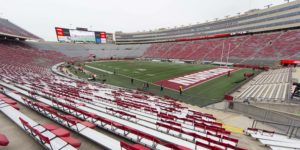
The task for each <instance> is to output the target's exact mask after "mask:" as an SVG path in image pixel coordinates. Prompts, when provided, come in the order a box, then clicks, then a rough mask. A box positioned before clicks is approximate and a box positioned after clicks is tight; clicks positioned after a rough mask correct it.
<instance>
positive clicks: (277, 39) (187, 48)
mask: <svg viewBox="0 0 300 150" xmlns="http://www.w3.org/2000/svg"><path fill="white" fill-rule="evenodd" d="M299 41H300V30H290V31H280V32H272V33H262V34H254V35H244V36H235V37H230V38H219V39H207V40H197V41H184V42H169V43H156V44H152V45H151V47H150V48H149V49H148V50H147V51H146V52H145V53H144V55H143V57H144V58H154V59H181V60H200V61H202V60H206V61H220V60H221V56H222V53H223V61H225V59H226V57H227V55H228V53H229V57H230V60H231V61H230V62H234V60H235V59H238V62H243V61H246V60H248V59H254V60H255V59H272V60H279V59H282V58H300V54H299V50H300V47H299Z"/></svg>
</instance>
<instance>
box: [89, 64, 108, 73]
mask: <svg viewBox="0 0 300 150" xmlns="http://www.w3.org/2000/svg"><path fill="white" fill-rule="evenodd" d="M85 66H86V67H88V68H91V69H94V70H98V71H101V72H105V73H108V74H113V73H112V72H110V71H107V70H103V69H100V68H96V67H92V66H89V65H85Z"/></svg>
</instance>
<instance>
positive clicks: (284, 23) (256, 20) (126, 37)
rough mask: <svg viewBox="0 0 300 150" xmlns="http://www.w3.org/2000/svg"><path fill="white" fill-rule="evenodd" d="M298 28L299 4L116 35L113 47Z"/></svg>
mask: <svg viewBox="0 0 300 150" xmlns="http://www.w3.org/2000/svg"><path fill="white" fill-rule="evenodd" d="M299 26H300V1H293V2H289V3H286V4H282V5H278V6H274V7H270V8H266V9H262V10H258V9H254V10H250V11H248V12H245V13H244V14H240V15H238V16H234V17H229V18H226V19H221V20H217V21H212V22H207V23H201V24H196V25H191V26H185V27H178V28H172V29H161V30H158V31H150V32H135V33H122V32H116V34H115V36H116V41H117V44H130V43H131V44H132V43H154V42H167V41H177V40H178V38H185V37H195V36H205V35H213V34H222V33H245V32H246V33H247V32H250V33H251V32H263V31H272V30H281V29H288V28H297V27H299Z"/></svg>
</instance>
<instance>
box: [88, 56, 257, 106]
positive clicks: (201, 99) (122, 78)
mask: <svg viewBox="0 0 300 150" xmlns="http://www.w3.org/2000/svg"><path fill="white" fill-rule="evenodd" d="M84 68H85V69H86V70H88V71H91V72H93V73H96V74H97V75H98V76H97V77H98V79H99V80H102V79H105V80H106V83H108V84H112V85H116V86H120V87H125V88H130V89H144V90H145V91H148V92H151V93H154V94H156V95H161V96H164V95H167V96H171V97H173V98H175V99H178V100H181V101H184V102H186V103H190V104H194V105H200V106H204V105H207V104H211V103H214V102H217V101H220V100H221V99H222V98H223V96H224V94H225V93H226V92H228V91H230V90H232V89H233V88H234V87H236V86H237V85H239V84H241V82H242V81H243V80H244V76H243V74H244V73H250V72H252V70H251V69H237V68H234V71H232V73H231V76H230V77H227V73H223V74H220V75H219V76H216V77H214V78H211V79H209V80H207V81H203V82H202V81H201V83H199V84H193V86H192V87H189V88H186V89H185V90H184V92H183V94H182V95H180V94H179V92H178V90H177V89H176V88H175V89H172V88H169V87H167V86H166V87H164V86H163V87H164V89H163V90H161V87H160V85H161V84H157V83H159V81H163V80H166V81H167V80H168V79H172V78H178V77H182V76H185V75H189V74H194V73H199V72H200V73H201V72H205V71H208V70H212V69H215V68H218V66H214V65H204V64H176V63H167V62H164V63H163V62H152V61H137V60H128V61H102V62H91V63H86V64H85V67H84ZM232 69H233V68H232ZM131 79H133V80H134V82H133V84H131ZM146 83H149V88H145V84H146ZM162 85H163V84H162Z"/></svg>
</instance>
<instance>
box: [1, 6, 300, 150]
mask: <svg viewBox="0 0 300 150" xmlns="http://www.w3.org/2000/svg"><path fill="white" fill-rule="evenodd" d="M299 7H300V3H299V1H293V2H290V3H287V4H283V5H279V6H275V7H271V8H267V9H263V10H257V11H251V12H248V13H246V14H242V15H240V16H236V17H231V18H228V19H226V20H220V21H215V22H209V23H206V24H199V25H193V26H188V27H182V28H177V29H168V30H162V31H155V32H151V33H149V32H146V33H117V34H116V38H117V43H118V44H91V43H88V44H87V43H83V44H78V43H76V44H75V43H57V42H47V41H43V40H42V39H40V38H39V37H38V36H36V35H34V34H32V33H30V32H28V31H26V30H24V29H22V28H21V27H19V26H17V25H15V24H13V23H12V22H10V21H8V20H6V19H1V18H0V58H1V59H0V149H2V148H3V149H24V150H29V149H30V150H38V149H49V150H75V149H90V150H96V149H111V150H150V149H155V150H245V149H249V150H265V149H274V150H294V149H300V145H299V143H300V140H299V137H300V133H299V131H300V130H299V128H300V119H299V110H300V109H299V100H297V99H293V97H292V95H294V94H293V93H294V91H295V90H296V89H297V88H296V86H297V84H298V82H299V81H300V69H299V67H297V65H299V64H297V59H299V58H300V53H299V50H300V47H299V45H300V43H299V41H300V39H299V38H300V29H299V25H300V24H299V12H300V9H299ZM225 24H226V25H227V26H224V25H225ZM208 26H209V28H207V27H208ZM204 28H205V29H207V30H205V31H204V30H203V29H204ZM232 32H236V33H232ZM238 32H239V33H238ZM228 33H230V34H228ZM158 35H159V36H158ZM90 56H94V58H93V59H91V58H90ZM283 59H291V60H292V61H293V63H291V64H283V65H284V66H280V65H279V61H280V60H283ZM129 60H130V61H129ZM150 61H151V63H150ZM93 63H95V64H93ZM101 63H102V64H101ZM105 63H106V64H105ZM109 63H111V64H113V65H115V66H113V65H112V66H110V64H109ZM133 63H134V64H133ZM146 63H147V64H148V65H149V66H151V67H152V68H151V67H149V68H147V67H148V66H147V67H146V65H143V64H146ZM191 63H192V64H191ZM276 63H278V64H277V65H276ZM135 64H138V65H136V66H135ZM153 64H154V65H153ZM162 64H163V65H165V66H163V65H162ZM274 64H275V65H274ZM122 65H124V66H126V67H124V66H123V67H122ZM99 66H100V67H99ZM101 66H104V67H102V68H101ZM153 66H154V68H155V69H153ZM161 66H163V67H161ZM170 66H172V68H171V67H170ZM92 67H93V68H94V69H91V68H92ZM135 67H136V68H135ZM168 67H169V68H168ZM193 67H194V68H193ZM88 68H89V69H88ZM116 68H118V69H119V70H120V71H118V72H116ZM187 68H188V69H187ZM130 69H132V70H130ZM147 69H148V70H147ZM156 69H157V70H156ZM181 69H182V70H181ZM95 70H96V71H95ZM122 71H123V72H122ZM138 71H139V72H138ZM148 71H149V72H148ZM126 72H127V74H126ZM122 73H124V74H122ZM137 74H139V77H143V78H142V79H139V78H135V77H137V76H138V75H137ZM159 74H163V75H162V76H163V77H161V76H159ZM94 75H98V76H96V77H95V79H93V78H90V77H91V76H92V77H94ZM104 76H108V77H107V78H105V80H106V79H107V80H110V81H107V83H109V84H107V83H106V84H105V80H103V78H102V77H104ZM151 77H152V78H151ZM154 77H155V78H154ZM130 79H131V80H130ZM92 80H94V81H92ZM112 80H113V82H111V81H112ZM98 81H102V83H100V82H98ZM130 81H131V83H130ZM174 81H176V83H177V84H174ZM149 82H151V83H150V84H151V85H150V87H149ZM110 83H116V84H110ZM142 83H143V88H144V89H141V88H137V87H139V86H141V84H142ZM124 84H125V85H126V86H123V87H121V86H120V85H124ZM125 87H133V88H125ZM178 87H180V89H179V91H180V94H179V91H177V90H178ZM149 88H153V89H155V88H156V89H155V90H157V89H160V90H157V91H155V92H156V93H152V91H151V90H149ZM163 88H166V89H163ZM193 88H194V89H193ZM189 89H191V91H189ZM225 89H226V90H225ZM181 90H183V94H182V91H181ZM220 91H221V92H220ZM157 93H159V94H157ZM174 93H175V94H174ZM188 93H189V94H194V93H197V94H194V95H193V96H194V97H192V98H191V97H189V96H190V95H187V94H188ZM199 93H201V94H203V93H204V94H210V95H213V96H216V95H218V94H219V95H221V97H222V98H221V99H218V100H215V99H214V100H213V98H212V97H201V96H202V95H201V94H199ZM198 94H199V95H198ZM223 97H224V98H223ZM177 98H178V99H177ZM188 98H189V99H188ZM185 99H186V100H185ZM187 99H188V100H187ZM223 100H224V101H223ZM215 102H220V103H218V104H212V103H215ZM204 103H205V104H212V105H209V106H207V107H205V108H201V107H202V106H206V105H200V104H204ZM221 105H222V106H221ZM278 108H282V109H278ZM284 108H285V109H286V110H284ZM296 108H298V109H299V110H298V109H297V110H295V111H288V109H296ZM220 109H221V111H220ZM253 139H256V140H253Z"/></svg>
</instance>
